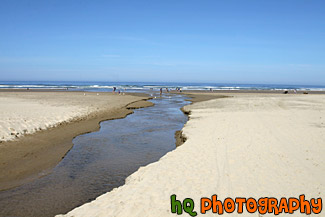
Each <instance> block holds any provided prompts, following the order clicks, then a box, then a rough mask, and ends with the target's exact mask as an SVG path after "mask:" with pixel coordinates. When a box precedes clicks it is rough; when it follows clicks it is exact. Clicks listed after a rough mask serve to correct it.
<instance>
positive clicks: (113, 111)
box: [0, 90, 152, 190]
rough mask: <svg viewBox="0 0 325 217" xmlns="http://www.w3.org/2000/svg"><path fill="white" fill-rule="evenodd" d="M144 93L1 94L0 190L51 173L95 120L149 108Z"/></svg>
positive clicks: (27, 92) (6, 92)
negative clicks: (73, 140)
mask: <svg viewBox="0 0 325 217" xmlns="http://www.w3.org/2000/svg"><path fill="white" fill-rule="evenodd" d="M146 99H148V97H146V96H145V95H138V96H136V95H134V94H133V95H131V94H126V95H118V94H113V93H92V92H87V93H85V92H67V91H6V90H2V91H1V92H0V100H1V104H0V139H1V141H0V170H1V173H0V190H3V189H8V188H11V187H14V186H17V185H19V184H22V183H24V182H26V181H29V180H32V179H34V178H36V177H39V176H42V175H45V174H47V173H48V172H50V170H51V168H52V167H53V166H55V165H56V164H57V163H58V162H59V161H60V160H61V159H62V158H63V157H64V155H65V154H66V153H67V152H68V151H69V150H70V149H71V147H72V145H73V144H72V139H73V138H74V137H75V136H77V135H80V134H83V133H86V132H91V131H95V130H98V129H99V122H100V121H103V120H108V119H116V118H122V117H125V116H126V115H128V114H130V113H132V110H131V109H133V108H139V107H146V106H151V105H152V103H150V102H148V101H145V100H146Z"/></svg>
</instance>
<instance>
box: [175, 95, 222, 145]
mask: <svg viewBox="0 0 325 217" xmlns="http://www.w3.org/2000/svg"><path fill="white" fill-rule="evenodd" d="M195 93H196V94H191V92H183V93H178V94H183V95H185V96H187V97H189V99H188V101H190V102H191V103H190V105H191V104H193V103H197V102H203V101H208V100H211V99H220V98H225V97H228V96H224V95H220V94H218V95H217V94H206V93H207V92H206V91H199V92H198V91H195ZM197 93H199V94H197ZM181 111H182V112H183V113H184V114H185V115H186V116H187V119H188V120H189V119H190V116H189V115H190V112H188V111H185V110H184V107H182V108H181ZM188 120H187V121H188ZM175 139H176V148H177V147H179V146H181V145H182V144H183V143H184V142H186V140H187V138H186V136H184V135H183V130H178V131H176V132H175Z"/></svg>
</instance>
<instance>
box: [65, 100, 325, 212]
mask: <svg viewBox="0 0 325 217" xmlns="http://www.w3.org/2000/svg"><path fill="white" fill-rule="evenodd" d="M186 109H187V110H191V112H192V113H191V115H190V120H189V122H188V123H187V124H186V126H185V128H184V129H183V131H184V133H185V135H186V136H187V137H188V140H187V141H186V142H185V143H184V144H183V145H182V146H180V147H179V148H177V149H176V150H174V151H172V152H169V153H168V154H166V155H165V156H164V157H162V158H161V159H160V160H159V161H158V162H156V163H152V164H150V165H148V166H146V167H143V168H140V169H139V170H138V171H137V172H135V173H134V174H132V175H131V176H130V177H128V179H127V181H126V184H125V185H124V186H121V187H119V188H116V189H114V190H113V191H111V192H109V193H106V194H104V195H102V196H100V197H98V198H97V199H96V200H95V201H93V202H91V203H87V204H85V205H83V206H81V207H79V208H76V209H74V210H73V211H71V212H69V213H68V214H67V215H66V216H75V217H77V216H87V217H88V216H92V217H95V216H110V217H112V216H119V217H123V216H125V217H129V216H141V217H143V216H177V215H176V214H172V213H171V211H170V195H172V194H176V195H177V199H179V200H183V199H184V198H186V197H190V198H193V199H194V201H195V204H196V207H195V211H197V212H198V216H217V214H212V213H211V211H210V212H208V213H207V214H205V215H202V214H200V212H199V211H200V210H199V208H200V204H199V202H200V199H199V198H201V197H210V196H211V195H213V194H217V195H218V198H219V197H220V199H221V198H225V197H232V198H235V197H238V196H242V197H247V198H248V197H255V198H258V197H262V196H269V197H270V196H272V197H277V198H279V199H280V198H281V197H298V196H299V195H300V194H306V199H310V198H311V197H314V198H317V197H323V196H324V192H325V175H324V171H325V162H324V161H325V96H324V95H262V94H260V95H257V94H255V95H250V94H237V95H236V96H235V97H233V98H224V99H217V100H210V101H207V102H201V103H196V104H193V105H190V106H187V107H186ZM244 211H245V208H244ZM183 216H189V215H188V214H186V213H184V214H183ZM231 216H237V215H236V213H233V214H232V215H231ZM238 216H258V213H257V212H256V213H255V214H253V215H248V214H247V212H245V213H244V214H241V215H238ZM265 216H268V215H265ZM280 216H281V215H280ZM290 216H300V214H299V212H295V214H294V215H290ZM312 216H313V215H312Z"/></svg>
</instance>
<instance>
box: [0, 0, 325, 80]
mask: <svg viewBox="0 0 325 217" xmlns="http://www.w3.org/2000/svg"><path fill="white" fill-rule="evenodd" d="M0 26H1V30H0V76H1V78H0V80H20V81H21V80H54V81H55V80H59V81H73V80H76V81H158V82H159V81H160V82H166V81H172V82H219V83H220V82H228V83H279V84H316V85H317V84H319V85H324V84H325V1H307V0H279V1H276V0H272V1H271V0H270V1H261V0H256V1H252V0H246V1H241V0H238V1H232V0H224V1H215V0H213V1H212V0H211V1H198V0H197V1H191V0H186V1H185V0H184V1H178V0H176V1H175V0H163V1H156V0H148V1H141V0H137V1H123V0H120V1H96V0H94V1H73V0H69V1H66V0H65V1H61V0H52V1H43V0H39V1H38V0H34V1H18V0H17V1H12V0H8V1H7V0H1V1H0Z"/></svg>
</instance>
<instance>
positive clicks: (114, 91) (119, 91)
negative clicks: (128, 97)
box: [113, 87, 126, 95]
mask: <svg viewBox="0 0 325 217" xmlns="http://www.w3.org/2000/svg"><path fill="white" fill-rule="evenodd" d="M116 90H117V89H116V87H113V93H118V95H121V90H120V89H118V91H117V92H116ZM125 91H126V89H125V88H124V92H125ZM124 92H123V95H124V94H125V93H124Z"/></svg>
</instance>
